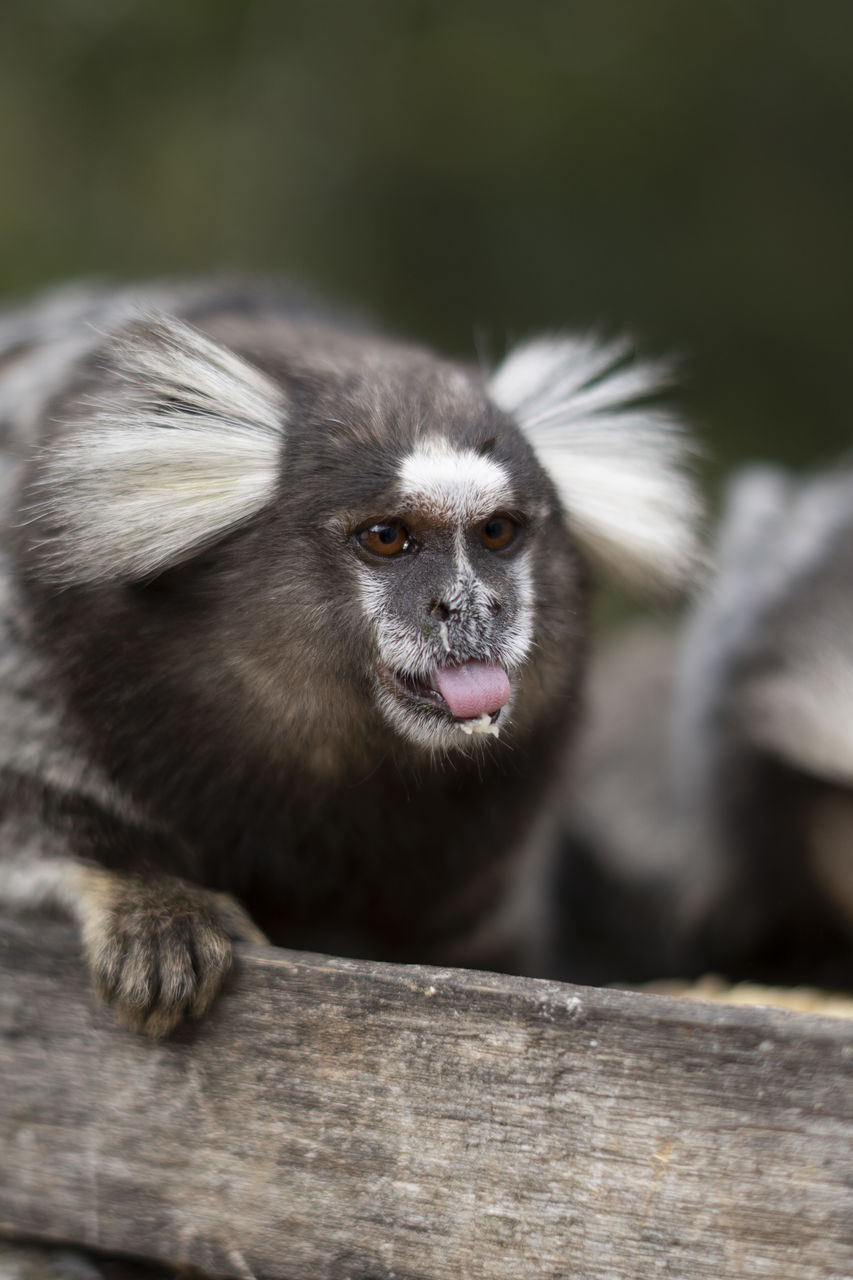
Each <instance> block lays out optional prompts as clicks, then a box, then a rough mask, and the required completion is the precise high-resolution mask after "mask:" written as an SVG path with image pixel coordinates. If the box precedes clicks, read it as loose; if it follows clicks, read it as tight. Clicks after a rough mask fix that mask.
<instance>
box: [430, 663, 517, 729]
mask: <svg viewBox="0 0 853 1280" xmlns="http://www.w3.org/2000/svg"><path fill="white" fill-rule="evenodd" d="M435 687H436V689H438V692H439V693H440V694H441V696H442V698H444V701H445V702H446V703H447V705H448V706H449V707H450V711H451V714H452V715H454V716H455V717H456V719H457V720H474V719H476V717H477V716H481V715H483V713H484V712H485V714H486V715H491V714H492V713H493V712H494V711H500V709H501V707H502V706H503V705H504V704H505V703H506V702H508V701H509V695H510V687H509V676H508V675H507V673H506V672H505V671H504V669H503V667H496V666H494V665H493V664H492V663H491V662H466V663H464V664H463V666H461V667H439V668H438V670H437V671H436V673H435Z"/></svg>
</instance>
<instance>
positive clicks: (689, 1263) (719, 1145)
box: [0, 924, 853, 1280]
mask: <svg viewBox="0 0 853 1280" xmlns="http://www.w3.org/2000/svg"><path fill="white" fill-rule="evenodd" d="M36 937H37V934H36V931H35V928H34V927H30V928H29V929H25V928H23V927H21V926H18V925H13V924H5V925H3V927H2V929H0V997H1V998H2V1005H1V1006H0V1008H1V1009H2V1013H0V1017H2V1045H3V1064H2V1065H3V1076H4V1080H5V1085H4V1089H3V1093H2V1120H0V1123H2V1129H0V1135H2V1152H0V1163H2V1168H0V1224H2V1226H0V1231H2V1232H4V1233H6V1234H9V1235H14V1234H16V1233H17V1234H19V1235H20V1236H22V1237H24V1236H25V1237H30V1238H33V1239H43V1240H71V1241H76V1242H78V1243H81V1244H85V1245H87V1246H90V1247H99V1248H103V1249H110V1250H115V1251H119V1252H121V1251H125V1252H127V1253H134V1254H139V1255H143V1256H148V1257H151V1258H159V1259H164V1260H169V1261H172V1262H186V1263H194V1264H195V1265H197V1266H199V1267H202V1268H204V1269H206V1270H207V1271H209V1272H211V1273H214V1274H217V1275H220V1274H221V1275H236V1276H256V1277H266V1278H271V1277H276V1278H277V1280H345V1278H346V1277H350V1278H351V1280H380V1278H384V1280H392V1278H393V1280H466V1278H468V1277H470V1278H471V1280H480V1278H483V1280H504V1278H506V1280H526V1278H527V1277H530V1278H531V1280H556V1278H557V1277H561V1278H563V1277H565V1278H569V1277H571V1278H572V1280H577V1278H582V1280H623V1278H624V1280H635V1278H640V1277H642V1278H643V1280H645V1278H646V1277H652V1276H668V1277H678V1278H679V1280H701V1278H702V1277H706V1276H707V1277H714V1280H720V1278H721V1277H732V1280H752V1278H753V1277H756V1278H757V1277H762V1278H763V1277H778V1278H779V1280H849V1277H851V1276H853V1183H852V1182H851V1175H853V1088H851V1069H853V1024H851V1023H848V1022H845V1021H843V1020H840V1019H839V1020H835V1019H829V1018H819V1017H811V1016H806V1015H800V1014H793V1013H786V1012H783V1011H770V1010H763V1009H740V1008H739V1009H734V1008H727V1007H724V1006H711V1005H700V1004H698V1003H694V1002H691V1001H680V1000H676V999H673V998H666V997H659V996H644V995H631V994H626V993H621V992H613V991H595V990H590V989H588V988H581V987H568V986H563V985H559V984H555V983H545V982H533V981H527V980H523V979H513V978H502V977H495V976H492V975H487V974H480V973H466V972H459V971H444V970H435V969H432V970H430V969H409V968H403V967H396V966H394V967H392V966H382V965H364V964H356V963H354V962H351V961H345V960H330V959H326V958H324V957H317V956H309V955H302V954H297V953H291V952H284V951H279V950H273V949H269V950H262V949H249V948H246V949H244V950H242V951H241V952H240V964H239V971H238V972H237V974H236V975H235V977H234V980H233V982H232V983H231V985H230V988H229V990H228V991H227V992H226V994H225V996H224V998H223V999H222V1000H221V1002H220V1003H219V1005H218V1006H217V1008H216V1010H215V1011H214V1013H213V1015H212V1016H211V1017H209V1018H208V1020H207V1021H205V1022H203V1023H201V1024H200V1025H198V1026H197V1027H194V1028H192V1029H189V1030H186V1031H182V1032H180V1033H179V1034H178V1035H177V1036H176V1037H174V1038H173V1039H172V1040H169V1041H167V1042H164V1043H159V1044H156V1043H151V1042H148V1041H146V1040H144V1039H142V1038H139V1037H137V1036H135V1035H133V1034H131V1033H130V1032H125V1031H122V1030H121V1029H119V1028H117V1027H115V1026H114V1025H113V1023H112V1020H111V1017H110V1015H109V1013H108V1012H107V1011H106V1010H104V1009H99V1008H96V1007H95V1006H94V1005H93V1003H92V1000H91V998H90V995H89V991H88V989H87V985H86V982H85V979H84V976H83V973H82V969H81V968H80V965H79V959H78V951H77V947H76V945H75V943H74V940H73V937H72V935H71V934H70V932H69V931H68V930H66V929H64V928H63V927H60V926H52V927H51V928H50V929H49V930H48V931H47V932H41V935H40V941H39V945H38V946H37V945H36Z"/></svg>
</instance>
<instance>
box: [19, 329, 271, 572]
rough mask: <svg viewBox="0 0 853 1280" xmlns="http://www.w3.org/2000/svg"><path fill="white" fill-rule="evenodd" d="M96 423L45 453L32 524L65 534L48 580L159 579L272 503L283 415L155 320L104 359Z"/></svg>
mask: <svg viewBox="0 0 853 1280" xmlns="http://www.w3.org/2000/svg"><path fill="white" fill-rule="evenodd" d="M105 351H106V360H107V368H108V370H109V374H108V377H107V381H106V384H105V390H104V391H103V392H101V394H100V395H99V396H98V397H96V398H93V399H92V401H91V402H90V403H89V409H90V412H89V413H88V414H87V415H86V416H84V417H83V418H82V419H81V420H80V421H75V422H74V423H73V424H69V425H67V426H66V427H64V428H63V430H62V431H61V432H60V434H59V436H58V438H57V439H56V441H55V442H54V443H53V444H52V445H51V446H50V447H49V448H48V449H47V450H46V451H45V456H44V465H43V468H42V477H41V480H40V487H39V494H38V500H37V503H36V508H35V513H36V514H38V515H40V516H42V517H44V518H46V520H47V521H48V522H49V523H50V524H51V525H52V526H54V527H55V528H56V529H57V531H58V535H59V536H58V537H56V538H55V539H51V542H50V545H49V546H47V547H45V548H43V556H42V560H43V564H44V566H45V569H44V572H45V576H47V577H48V578H50V579H51V580H54V581H58V582H64V583H71V582H78V583H79V582H97V581H107V580H111V579H118V578H130V579H139V578H145V577H150V576H151V575H153V574H156V573H159V572H161V571H162V570H164V569H166V568H168V567H170V566H173V565H175V564H178V563H180V562H181V561H182V560H184V559H186V558H187V557H188V556H189V555H191V554H192V553H193V552H195V551H197V550H199V549H201V548H202V547H204V546H206V545H209V544H210V543H212V542H213V541H215V540H216V539H217V538H220V537H221V536H223V535H224V534H226V533H228V532H230V531H231V530H233V529H235V528H237V527H239V526H240V525H241V524H244V523H245V522H246V521H247V520H248V519H250V518H251V517H252V516H253V515H254V514H255V513H256V512H257V511H259V510H260V509H261V508H262V507H263V506H264V505H265V504H266V503H267V502H269V501H270V499H271V498H272V496H273V494H274V492H275V489H276V485H277V481H278V474H279V468H280V465H281V447H282V440H283V435H284V425H285V406H284V403H283V395H282V392H281V390H280V388H279V387H278V386H276V384H275V383H273V382H272V381H271V380H270V379H269V378H267V377H266V376H265V375H264V374H263V373H261V372H260V371H259V370H258V369H255V368H253V366H252V365H250V364H249V363H247V361H245V360H243V359H242V358H241V357H239V356H237V355H235V354H234V353H233V352H231V351H229V350H228V349H227V348H225V347H223V346H221V345H219V344H218V343H215V342H212V341H210V340H209V339H208V338H206V337H204V336H203V335H202V334H200V333H199V332H197V331H196V330H195V329H193V328H191V327H190V326H189V325H186V324H183V323H180V322H179V321H177V320H174V319H172V318H170V317H168V316H166V315H161V314H158V313H147V314H145V313H143V314H138V315H137V316H136V318H135V319H134V320H133V321H132V322H131V323H130V324H129V325H128V326H127V327H125V328H123V329H122V330H121V331H120V332H119V333H117V334H115V335H113V336H112V337H111V338H110V339H109V341H108V343H107V345H106V348H105Z"/></svg>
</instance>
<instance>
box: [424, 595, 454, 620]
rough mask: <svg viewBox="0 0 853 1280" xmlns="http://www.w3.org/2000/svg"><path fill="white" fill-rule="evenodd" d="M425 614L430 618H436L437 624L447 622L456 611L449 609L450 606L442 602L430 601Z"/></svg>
mask: <svg viewBox="0 0 853 1280" xmlns="http://www.w3.org/2000/svg"><path fill="white" fill-rule="evenodd" d="M427 613H428V614H429V615H430V617H431V618H438V621H439V622H447V620H448V618H449V617H450V615H451V614H452V613H458V610H457V609H451V607H450V605H449V604H447V603H446V601H444V600H430V602H429V604H428V605H427Z"/></svg>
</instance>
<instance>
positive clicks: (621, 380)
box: [489, 338, 702, 590]
mask: <svg viewBox="0 0 853 1280" xmlns="http://www.w3.org/2000/svg"><path fill="white" fill-rule="evenodd" d="M666 381H668V378H667V370H666V369H665V368H664V367H663V366H659V365H650V364H637V363H634V362H633V361H631V360H630V348H629V347H628V346H627V345H620V344H611V345H602V344H600V343H598V342H597V341H595V340H594V339H590V338H541V339H538V340H535V341H532V342H528V343H525V344H524V345H522V346H520V347H516V348H515V350H514V351H511V352H510V354H509V355H508V356H507V358H506V360H505V361H504V362H503V364H502V365H501V366H500V367H499V368H498V369H497V371H496V372H495V374H494V375H493V377H492V379H491V382H490V385H489V393H490V395H491V397H492V399H493V400H494V401H495V403H496V404H497V405H499V407H500V408H502V409H504V410H505V411H506V412H507V413H509V414H511V415H512V416H513V417H514V418H515V420H516V422H517V423H518V424H519V426H520V427H521V429H522V431H523V432H524V433H525V435H526V436H527V438H528V440H529V441H530V443H531V444H532V445H533V448H534V449H535V451H536V453H537V455H538V456H539V458H540V460H541V462H542V463H543V465H544V466H545V467H546V468H547V470H548V471H549V472H550V474H551V478H552V479H553V480H554V482H555V483H556V485H557V489H558V491H559V493H560V497H561V499H562V501H563V504H564V506H565V508H566V512H567V514H568V519H569V523H570V525H571V528H572V531H573V532H574V534H575V536H576V538H577V540H578V542H579V543H580V544H581V546H582V547H583V549H584V550H585V551H586V553H587V554H588V555H589V557H590V559H591V560H593V561H595V562H597V563H598V564H599V565H600V566H601V567H603V568H604V569H605V570H606V571H608V572H610V573H611V574H613V575H614V576H615V577H617V578H618V579H620V580H621V581H622V583H623V584H624V585H626V586H628V587H630V588H632V589H635V590H636V589H640V590H643V589H647V588H651V589H654V588H658V587H681V586H684V585H686V583H687V582H688V581H689V580H690V578H691V575H692V574H693V573H694V572H695V571H696V569H697V567H698V565H699V563H700V562H701V556H700V554H699V542H698V536H697V531H698V526H699V523H700V520H701V514H702V504H701V502H700V500H699V497H698V495H697V492H696V489H695V487H694V485H693V484H692V482H691V480H690V479H689V477H688V474H687V471H686V468H685V463H686V461H687V456H688V454H689V452H690V446H689V442H688V441H687V438H686V436H685V435H684V434H683V432H682V431H681V430H680V429H679V427H678V426H677V425H676V424H675V423H674V422H673V421H672V420H671V419H670V418H669V417H668V416H667V415H666V414H665V413H664V412H663V411H661V410H659V409H654V408H648V407H641V406H640V405H639V404H638V403H637V402H638V401H640V400H641V399H642V398H643V397H648V396H650V395H652V394H653V393H655V392H657V391H659V390H660V389H661V387H662V385H664V384H665V383H666Z"/></svg>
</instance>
